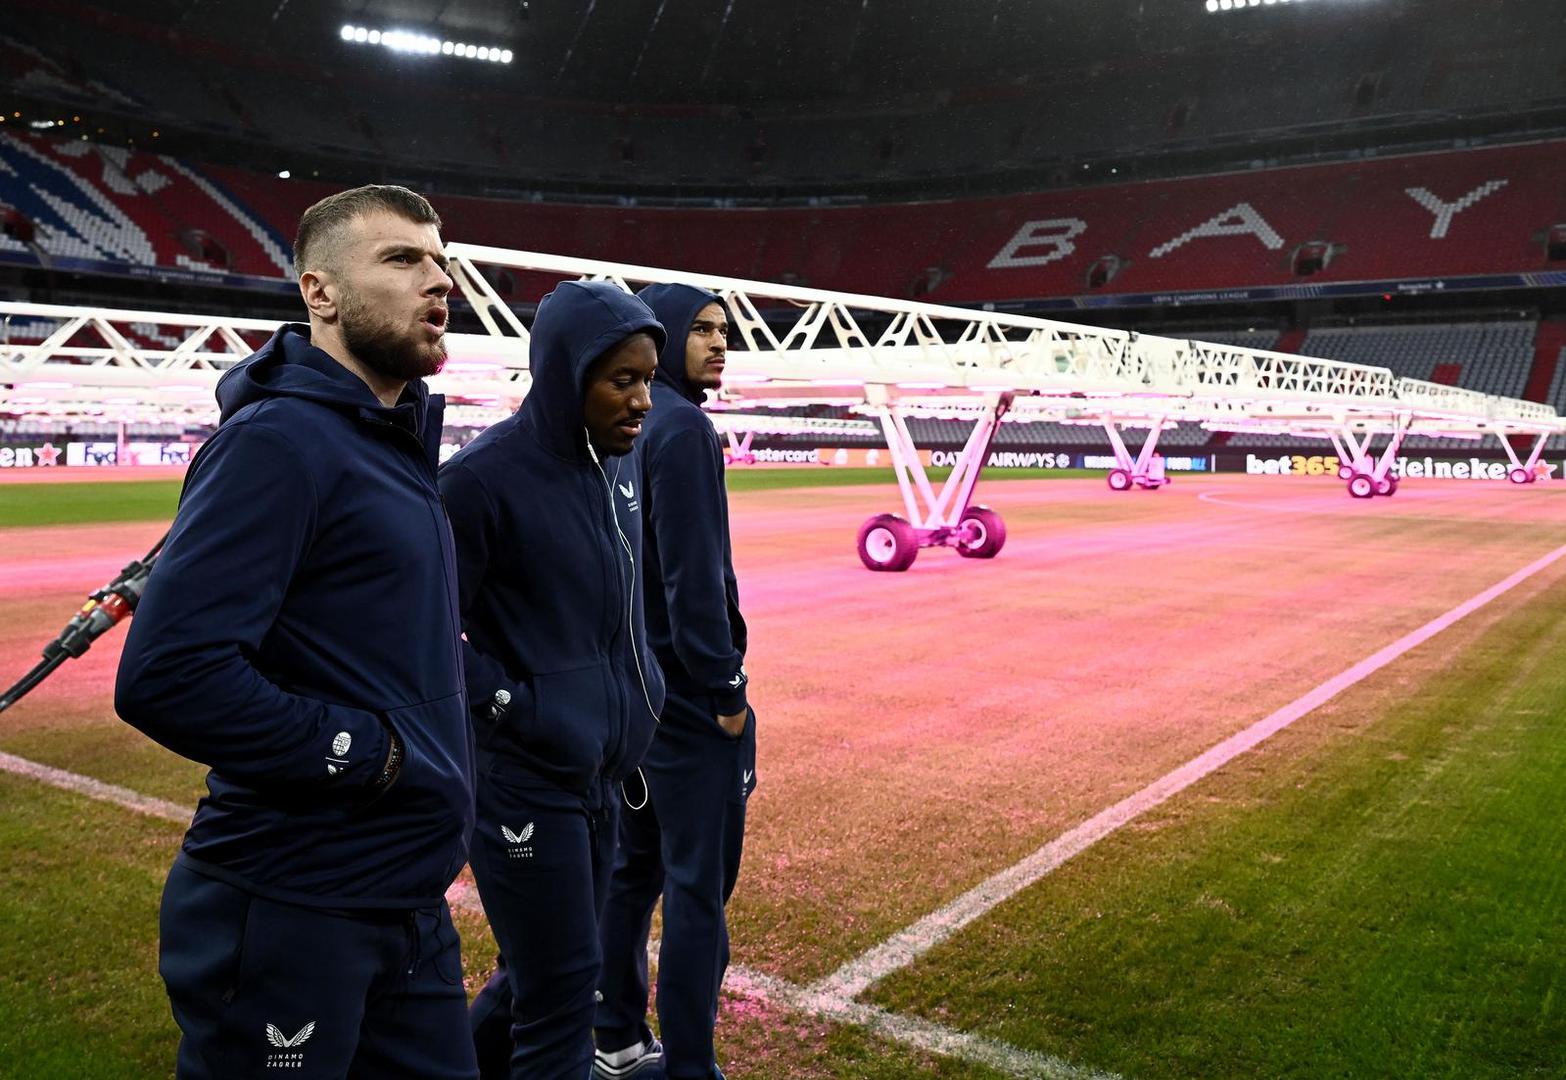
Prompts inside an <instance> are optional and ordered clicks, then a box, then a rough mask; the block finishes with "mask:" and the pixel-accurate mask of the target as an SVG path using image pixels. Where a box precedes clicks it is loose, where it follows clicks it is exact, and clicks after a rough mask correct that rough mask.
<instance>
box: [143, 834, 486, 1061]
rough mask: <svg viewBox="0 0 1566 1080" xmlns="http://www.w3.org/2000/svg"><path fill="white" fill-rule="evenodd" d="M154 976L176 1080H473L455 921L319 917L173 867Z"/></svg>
mask: <svg viewBox="0 0 1566 1080" xmlns="http://www.w3.org/2000/svg"><path fill="white" fill-rule="evenodd" d="M159 933H160V937H161V940H160V942H159V951H158V971H159V973H160V974H161V975H162V976H163V981H164V983H165V984H166V985H167V986H168V991H169V1004H170V1005H171V1006H172V1008H173V1011H174V1019H175V1021H176V1022H177V1023H178V1024H179V1027H180V1031H181V1033H182V1038H181V1039H180V1043H179V1057H178V1064H177V1067H176V1069H177V1076H178V1078H179V1080H246V1078H249V1077H276V1076H297V1077H314V1078H320V1080H327V1078H332V1080H337V1078H344V1077H347V1078H354V1080H359V1078H363V1080H382V1078H385V1080H472V1078H473V1077H476V1076H477V1075H478V1067H477V1065H476V1064H475V1062H474V1059H473V1046H472V1043H471V1042H470V1040H469V1038H468V1024H467V994H466V993H465V991H464V990H463V986H462V959H461V955H460V945H459V942H458V939H457V930H456V928H455V927H454V926H452V924H451V911H450V910H449V909H448V908H447V907H446V905H445V903H442V904H441V905H440V907H439V908H430V909H426V910H420V911H381V910H355V911H343V910H330V911H329V910H323V909H319V908H310V907H300V906H298V905H294V904H285V903H280V902H277V901H273V900H267V899H264V898H262V897H259V896H255V895H253V894H251V893H249V892H246V891H245V890H243V889H240V888H237V887H235V886H233V885H229V884H227V883H225V882H221V881H218V880H216V879H214V878H210V877H207V876H206V875H204V874H200V873H197V872H195V871H193V870H190V869H188V868H187V867H185V866H183V865H181V864H179V863H176V864H175V865H174V869H173V870H171V871H170V872H169V878H168V883H167V884H166V885H165V886H164V889H163V904H162V907H161V909H160V912H159Z"/></svg>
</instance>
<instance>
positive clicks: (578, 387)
mask: <svg viewBox="0 0 1566 1080" xmlns="http://www.w3.org/2000/svg"><path fill="white" fill-rule="evenodd" d="M638 331H644V332H646V333H649V334H651V335H652V336H653V339H654V340H655V341H656V342H657V343H658V345H659V346H660V347H661V346H662V344H663V339H664V333H663V328H662V327H661V326H660V325H659V324H658V320H657V319H655V318H654V317H653V314H652V312H651V311H649V310H647V307H646V305H645V304H643V303H642V302H641V301H640V300H638V299H636V297H634V296H631V295H630V294H629V293H626V292H624V291H623V290H620V289H618V288H616V287H614V286H612V285H605V284H601V283H595V284H588V283H583V282H575V281H568V282H562V283H561V284H560V285H559V286H558V287H557V288H556V289H555V291H554V292H552V293H550V294H549V295H548V296H546V297H544V299H543V301H542V302H541V303H540V304H539V306H538V316H537V318H536V319H535V320H534V323H533V331H532V342H531V344H530V346H529V349H528V359H529V366H530V368H531V370H532V376H533V385H532V388H531V389H530V390H529V391H528V394H527V397H526V398H524V399H523V401H522V405H521V407H520V408H519V409H518V410H517V411H516V413H515V414H514V415H512V416H510V417H507V418H506V419H505V420H502V421H501V422H500V423H498V424H495V425H494V426H493V427H491V428H489V429H488V430H486V431H485V432H484V433H483V434H482V435H480V436H479V437H478V438H477V439H475V440H474V441H473V442H472V443H470V444H468V445H467V446H465V447H463V449H462V450H461V451H460V452H458V453H457V454H455V455H454V456H453V457H452V458H451V460H449V461H448V462H446V464H445V465H444V466H442V468H441V472H440V486H441V491H442V493H443V494H444V495H445V498H446V508H447V511H448V512H449V513H450V515H451V524H452V531H453V533H454V534H455V536H456V543H457V576H458V579H459V582H460V587H461V595H462V599H461V606H462V617H463V629H464V630H465V631H466V632H467V641H466V643H465V646H464V652H463V656H464V660H465V661H466V666H467V682H468V693H469V695H470V698H471V700H472V701H473V703H474V711H475V721H476V723H477V724H478V741H479V745H480V746H481V747H482V748H484V749H485V750H488V751H491V752H493V754H494V766H493V768H494V769H496V770H499V771H503V772H504V773H505V774H506V775H507V776H508V777H510V778H511V779H513V780H514V781H516V782H519V783H524V784H527V783H534V784H538V783H541V784H543V785H547V786H550V787H555V788H559V789H564V790H566V791H570V792H573V793H576V794H580V795H582V796H584V797H588V798H589V799H593V798H596V792H597V790H598V788H597V787H596V786H595V784H596V782H599V781H602V780H609V781H613V780H618V779H622V778H623V777H624V776H626V775H627V774H628V773H630V772H632V771H634V769H635V768H636V766H637V765H638V764H639V763H640V762H641V759H642V755H643V754H644V753H645V752H646V750H647V746H648V744H649V743H650V742H651V741H652V734H653V730H654V726H655V725H656V723H657V718H658V713H659V712H660V711H661V710H662V708H663V676H662V674H661V673H660V672H659V670H658V664H657V661H656V660H654V658H653V655H652V652H651V650H650V649H648V648H647V644H646V642H647V638H646V631H645V629H644V628H643V622H642V587H641V581H640V580H639V579H638V576H637V575H638V574H639V573H640V572H641V561H642V560H641V553H642V548H641V544H642V524H641V499H642V493H641V492H640V491H639V490H637V489H638V488H639V487H640V486H641V485H640V478H639V477H638V475H637V469H636V462H635V452H634V451H633V452H632V453H631V454H629V455H625V456H623V457H611V458H605V459H603V460H602V461H601V462H600V461H597V460H595V458H594V455H593V453H592V450H591V447H590V446H589V443H588V440H587V431H586V429H585V428H584V427H583V426H582V404H583V398H584V394H585V390H586V377H587V370H588V367H589V366H590V365H591V364H592V362H593V361H594V360H596V359H597V358H598V357H599V356H600V355H602V354H603V353H605V352H607V351H608V350H609V349H611V348H612V347H614V346H615V345H617V344H619V343H620V342H621V341H623V340H625V339H626V338H627V337H629V336H631V335H632V334H634V333H636V332H638ZM497 690H504V691H506V692H507V693H508V694H510V696H511V699H510V704H509V706H508V707H507V710H506V712H505V713H504V715H503V716H502V717H501V718H500V719H499V720H498V721H497V722H493V723H492V722H488V721H487V719H486V713H485V706H486V705H487V703H489V702H490V701H492V700H493V699H494V696H495V692H496V691H497Z"/></svg>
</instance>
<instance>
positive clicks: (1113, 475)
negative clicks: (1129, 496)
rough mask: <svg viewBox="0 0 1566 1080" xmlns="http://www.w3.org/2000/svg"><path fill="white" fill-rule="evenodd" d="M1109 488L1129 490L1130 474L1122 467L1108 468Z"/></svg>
mask: <svg viewBox="0 0 1566 1080" xmlns="http://www.w3.org/2000/svg"><path fill="white" fill-rule="evenodd" d="M1109 490H1110V491H1129V490H1131V474H1130V473H1128V472H1126V471H1125V470H1124V469H1110V470H1109Z"/></svg>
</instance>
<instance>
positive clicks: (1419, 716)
mask: <svg viewBox="0 0 1566 1080" xmlns="http://www.w3.org/2000/svg"><path fill="white" fill-rule="evenodd" d="M1510 608H1511V610H1510V611H1509V612H1508V613H1507V614H1506V616H1505V617H1504V618H1503V619H1502V620H1501V621H1499V622H1498V623H1496V624H1495V625H1494V626H1493V627H1492V628H1490V629H1488V631H1487V632H1484V633H1482V634H1473V632H1472V631H1473V628H1472V627H1470V628H1468V630H1469V635H1468V636H1469V640H1468V641H1467V642H1466V643H1464V645H1463V647H1461V648H1458V649H1454V648H1453V646H1454V644H1456V642H1454V640H1453V639H1452V638H1449V637H1446V636H1444V635H1443V636H1439V637H1437V638H1436V639H1434V640H1432V641H1430V642H1427V643H1426V644H1425V645H1423V646H1421V647H1420V649H1419V650H1416V652H1415V653H1414V654H1411V655H1410V657H1408V658H1407V659H1408V661H1409V663H1411V664H1412V665H1415V666H1416V667H1417V669H1418V670H1420V671H1422V672H1427V673H1428V675H1429V679H1428V682H1423V685H1417V686H1416V687H1413V688H1410V687H1408V686H1407V682H1408V679H1407V676H1408V671H1407V669H1406V668H1405V669H1404V670H1402V671H1399V670H1398V669H1397V667H1396V666H1394V668H1392V669H1389V670H1388V671H1386V672H1383V673H1381V674H1380V675H1378V676H1376V677H1373V679H1372V680H1371V681H1370V682H1368V683H1367V684H1366V685H1364V686H1362V687H1357V688H1355V689H1354V690H1351V691H1350V692H1349V693H1348V694H1346V695H1345V696H1344V698H1342V699H1340V700H1339V701H1337V702H1335V703H1333V704H1331V705H1329V706H1328V707H1325V708H1323V709H1322V710H1319V711H1318V712H1317V713H1316V714H1313V715H1312V716H1310V717H1307V718H1305V719H1304V720H1302V721H1300V722H1299V723H1298V724H1297V725H1296V726H1295V727H1294V728H1293V729H1291V730H1289V731H1286V732H1284V733H1282V734H1280V735H1279V736H1277V737H1275V739H1274V740H1273V742H1272V743H1270V744H1266V745H1264V746H1263V747H1262V748H1260V749H1259V750H1257V751H1256V752H1254V753H1253V754H1251V755H1246V756H1244V757H1241V758H1240V759H1237V760H1236V761H1234V762H1232V763H1231V764H1230V765H1229V766H1227V767H1226V768H1224V769H1223V770H1221V771H1220V772H1219V773H1215V774H1214V775H1213V776H1212V777H1209V778H1208V779H1207V780H1206V781H1204V782H1202V783H1200V784H1198V785H1197V786H1195V787H1194V788H1192V789H1191V790H1190V791H1188V792H1186V793H1184V794H1183V795H1182V796H1181V797H1179V798H1178V799H1177V800H1174V801H1172V802H1171V803H1169V804H1166V805H1165V806H1163V807H1160V808H1159V809H1158V810H1157V811H1154V812H1153V813H1152V814H1150V815H1149V816H1148V817H1147V818H1146V819H1144V820H1143V821H1141V822H1139V823H1138V824H1137V825H1136V826H1135V827H1134V828H1132V829H1130V830H1126V831H1124V832H1121V833H1119V834H1117V835H1115V836H1113V837H1111V838H1110V839H1109V840H1106V841H1105V842H1103V843H1102V844H1100V845H1099V846H1098V847H1097V848H1095V849H1093V850H1092V851H1089V852H1087V853H1085V854H1083V855H1082V856H1079V857H1078V859H1077V860H1076V861H1075V862H1073V863H1069V864H1067V865H1066V866H1065V867H1063V868H1062V869H1061V870H1059V871H1057V872H1056V874H1055V875H1054V876H1052V877H1050V878H1048V879H1046V880H1045V881H1044V882H1041V883H1040V884H1039V885H1037V886H1035V887H1034V888H1032V889H1031V890H1029V891H1027V892H1025V893H1024V894H1022V895H1020V896H1019V897H1017V898H1015V899H1014V900H1012V901H1011V902H1009V903H1007V904H1004V905H1002V906H1001V907H999V908H997V909H996V910H995V911H993V912H991V913H990V914H989V916H987V917H986V918H985V919H983V920H981V921H980V922H979V923H977V924H975V925H974V926H972V927H969V928H968V929H967V930H965V931H964V932H963V933H962V934H960V935H959V936H958V937H956V938H954V939H952V940H951V941H949V942H947V943H945V944H944V945H943V946H940V947H938V948H936V949H935V950H933V951H932V952H931V953H929V954H928V955H927V956H926V957H925V958H924V959H923V960H922V961H920V962H919V963H917V964H915V965H914V966H912V967H910V968H907V969H904V970H903V971H901V972H898V973H897V974H895V975H893V976H892V977H891V978H890V979H889V980H887V982H886V983H885V984H884V985H882V986H881V987H879V988H876V989H875V990H874V991H873V992H872V997H873V998H874V1000H876V1001H877V1003H879V1004H882V1005H885V1006H888V1007H892V1008H899V1009H908V1010H913V1011H918V1012H921V1013H924V1014H926V1015H927V1016H929V1017H931V1018H934V1019H938V1020H940V1021H941V1022H944V1023H950V1024H955V1025H957V1026H960V1027H963V1028H970V1029H973V1030H977V1031H981V1032H983V1033H985V1034H988V1035H991V1036H993V1037H997V1038H1002V1039H1006V1040H1008V1041H1011V1042H1013V1043H1017V1044H1020V1045H1023V1046H1029V1047H1033V1048H1035V1049H1040V1050H1045V1051H1048V1052H1051V1053H1055V1054H1059V1055H1062V1056H1065V1057H1067V1058H1070V1059H1075V1060H1087V1061H1091V1062H1093V1063H1094V1064H1095V1065H1097V1066H1099V1067H1101V1068H1108V1069H1114V1070H1118V1071H1123V1072H1124V1073H1125V1074H1126V1075H1128V1076H1136V1077H1210V1078H1223V1077H1233V1078H1236V1080H1239V1078H1249V1077H1261V1076H1266V1077H1300V1078H1305V1077H1324V1076H1343V1077H1387V1078H1393V1077H1429V1078H1433V1077H1452V1078H1454V1080H1456V1078H1458V1077H1462V1078H1465V1080H1469V1078H1483V1077H1493V1078H1496V1080H1501V1078H1504V1077H1534V1076H1536V1077H1545V1076H1560V1075H1562V1071H1561V1070H1562V1069H1563V1067H1566V1064H1563V1061H1566V1058H1563V1055H1566V1002H1563V1000H1562V995H1563V991H1566V985H1563V984H1566V975H1563V969H1562V965H1561V957H1562V956H1563V955H1566V922H1563V921H1562V919H1561V915H1560V912H1561V905H1562V901H1563V900H1566V833H1563V832H1562V830H1561V828H1560V823H1561V822H1562V820H1566V786H1563V785H1562V784H1561V777H1562V776H1563V775H1566V723H1563V721H1566V663H1563V661H1566V576H1563V575H1560V574H1557V575H1556V580H1555V582H1554V584H1553V585H1552V586H1551V587H1550V588H1548V589H1547V590H1545V591H1542V592H1540V593H1539V594H1538V595H1536V596H1534V597H1532V598H1531V599H1529V600H1527V601H1525V602H1523V603H1516V602H1512V603H1511V604H1510ZM1420 654H1423V655H1420ZM1377 684H1379V685H1377ZM1410 689H1412V691H1413V692H1412V693H1409V690H1410ZM1387 696H1391V697H1393V698H1394V703H1393V704H1391V706H1390V707H1389V708H1388V707H1385V698H1386V697H1387Z"/></svg>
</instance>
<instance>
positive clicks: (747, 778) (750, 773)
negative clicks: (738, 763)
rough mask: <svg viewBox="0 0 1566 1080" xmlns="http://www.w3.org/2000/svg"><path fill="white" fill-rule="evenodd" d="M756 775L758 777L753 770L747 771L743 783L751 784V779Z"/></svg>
mask: <svg viewBox="0 0 1566 1080" xmlns="http://www.w3.org/2000/svg"><path fill="white" fill-rule="evenodd" d="M755 775H756V773H755V771H754V770H752V769H746V770H745V779H744V781H743V782H744V783H746V784H748V783H750V778H751V777H752V776H755Z"/></svg>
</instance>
